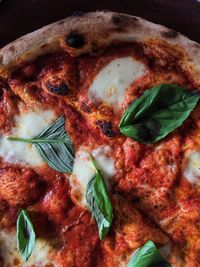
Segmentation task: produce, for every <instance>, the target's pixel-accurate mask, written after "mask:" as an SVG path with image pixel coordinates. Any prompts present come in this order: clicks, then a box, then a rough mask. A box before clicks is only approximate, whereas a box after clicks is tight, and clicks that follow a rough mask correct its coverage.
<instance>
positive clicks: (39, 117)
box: [0, 110, 55, 167]
mask: <svg viewBox="0 0 200 267" xmlns="http://www.w3.org/2000/svg"><path fill="white" fill-rule="evenodd" d="M54 119H55V116H54V114H53V113H52V112H51V111H49V110H46V111H41V110H40V111H30V112H27V113H25V114H21V115H19V116H15V117H14V122H15V127H14V128H13V129H12V131H11V133H10V134H9V135H8V134H4V135H1V136H0V156H1V157H2V158H3V159H4V161H6V162H8V163H13V164H16V163H19V164H22V165H30V166H33V167H35V166H39V165H41V164H43V161H42V159H41V157H40V155H39V154H38V152H37V151H36V148H35V147H34V145H31V144H28V143H22V142H12V141H8V140H7V137H8V136H15V137H21V138H32V137H34V136H36V135H37V134H39V133H40V132H41V131H42V130H44V129H45V128H46V127H47V126H48V125H49V124H51V123H52V121H53V120H54Z"/></svg>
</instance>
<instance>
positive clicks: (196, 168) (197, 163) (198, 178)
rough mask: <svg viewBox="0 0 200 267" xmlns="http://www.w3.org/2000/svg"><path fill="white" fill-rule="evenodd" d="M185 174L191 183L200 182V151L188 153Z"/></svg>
mask: <svg viewBox="0 0 200 267" xmlns="http://www.w3.org/2000/svg"><path fill="white" fill-rule="evenodd" d="M184 176H185V178H186V179H187V180H188V181H189V182H190V183H192V184H200V152H198V151H191V152H189V153H188V155H187V163H186V168H185V172H184Z"/></svg>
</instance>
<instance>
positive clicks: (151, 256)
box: [126, 241, 171, 267]
mask: <svg viewBox="0 0 200 267" xmlns="http://www.w3.org/2000/svg"><path fill="white" fill-rule="evenodd" d="M126 267H171V265H170V264H169V263H168V262H167V261H166V260H165V259H164V258H163V257H162V256H161V254H160V252H159V250H158V249H157V247H156V246H155V244H154V243H153V242H152V241H147V242H146V243H145V244H144V246H143V247H141V248H139V249H138V250H136V252H135V253H133V255H132V257H131V259H130V261H129V263H128V264H127V266H126Z"/></svg>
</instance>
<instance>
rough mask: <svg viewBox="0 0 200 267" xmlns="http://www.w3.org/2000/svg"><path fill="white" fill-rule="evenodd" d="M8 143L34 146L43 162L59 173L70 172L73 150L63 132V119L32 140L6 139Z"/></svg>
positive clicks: (68, 138) (66, 135)
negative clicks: (13, 142)
mask: <svg viewBox="0 0 200 267" xmlns="http://www.w3.org/2000/svg"><path fill="white" fill-rule="evenodd" d="M7 139H8V140H10V141H18V142H26V143H31V144H34V145H35V146H36V148H37V150H38V152H39V153H40V156H41V157H42V158H43V160H44V161H45V162H46V163H47V164H48V165H49V166H50V167H51V168H53V169H55V170H57V171H59V172H63V173H65V172H67V173H71V172H72V167H73V162H74V148H73V144H72V141H71V139H70V137H69V135H68V134H67V133H66V131H65V119H64V117H60V118H58V119H57V120H56V121H55V122H54V123H52V124H51V125H50V126H49V127H48V128H47V129H46V130H44V131H43V132H42V133H40V134H39V135H37V136H36V137H34V138H33V139H24V138H18V137H8V138H7Z"/></svg>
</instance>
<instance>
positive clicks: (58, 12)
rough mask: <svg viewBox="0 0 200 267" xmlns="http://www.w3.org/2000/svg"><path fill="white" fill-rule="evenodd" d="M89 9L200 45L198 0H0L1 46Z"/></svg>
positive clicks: (199, 3)
mask: <svg viewBox="0 0 200 267" xmlns="http://www.w3.org/2000/svg"><path fill="white" fill-rule="evenodd" d="M92 10H93V11H94V10H112V11H118V12H124V13H129V14H133V15H136V16H141V17H144V18H146V19H148V20H150V21H152V22H156V23H160V24H163V25H165V26H167V27H170V28H173V29H175V30H177V31H180V32H181V33H183V34H185V35H187V36H188V37H189V38H191V39H193V40H196V41H197V42H200V0H199V1H198V0H173V1H172V0H106V1H104V0H90V1H89V0H2V2H0V47H2V46H3V45H5V44H6V43H8V42H10V41H12V40H14V39H16V38H17V37H19V36H21V35H23V34H25V33H28V32H31V31H33V30H36V29H39V28H41V27H42V26H44V25H46V24H49V23H51V22H54V21H56V20H59V19H63V18H65V17H66V16H69V15H70V14H72V13H73V12H74V11H92Z"/></svg>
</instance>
